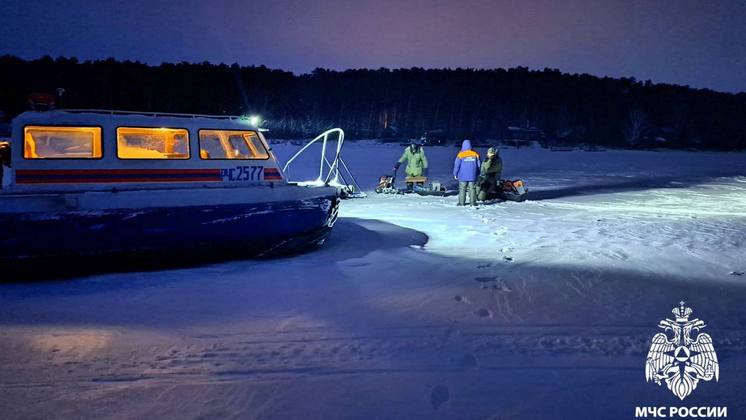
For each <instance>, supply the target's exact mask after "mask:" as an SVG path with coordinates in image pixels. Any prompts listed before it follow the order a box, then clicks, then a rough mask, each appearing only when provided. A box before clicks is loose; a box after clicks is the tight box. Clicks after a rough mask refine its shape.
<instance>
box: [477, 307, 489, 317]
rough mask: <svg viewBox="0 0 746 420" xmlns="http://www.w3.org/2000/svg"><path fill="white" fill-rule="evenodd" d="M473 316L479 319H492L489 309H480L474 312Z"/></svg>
mask: <svg viewBox="0 0 746 420" xmlns="http://www.w3.org/2000/svg"><path fill="white" fill-rule="evenodd" d="M474 315H476V316H478V317H480V318H492V312H491V311H490V310H489V309H485V308H481V309H477V310H476V311H474Z"/></svg>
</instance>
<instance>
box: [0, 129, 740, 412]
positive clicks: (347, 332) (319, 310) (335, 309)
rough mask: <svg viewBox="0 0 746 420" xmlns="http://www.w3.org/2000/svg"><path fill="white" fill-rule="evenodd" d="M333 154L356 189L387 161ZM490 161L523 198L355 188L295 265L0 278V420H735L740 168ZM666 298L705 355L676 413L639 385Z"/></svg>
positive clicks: (285, 152)
mask: <svg viewBox="0 0 746 420" xmlns="http://www.w3.org/2000/svg"><path fill="white" fill-rule="evenodd" d="M345 147H346V150H345V156H346V161H347V163H348V164H349V166H350V168H351V169H352V170H353V173H354V174H355V176H356V177H357V178H358V180H359V181H360V182H361V183H362V184H363V186H364V187H365V188H372V186H373V185H374V184H375V182H376V181H377V178H378V177H379V176H380V175H382V174H385V173H388V172H390V170H391V167H392V166H393V164H394V162H395V161H396V159H397V158H398V157H399V155H400V153H401V148H400V147H398V146H393V145H383V146H382V145H375V144H372V143H363V144H354V143H352V142H350V143H348V144H347V145H346V146H345ZM274 149H275V152H276V153H278V155H279V157H280V160H281V161H282V160H283V159H286V158H287V157H289V156H290V155H291V154H292V152H293V150H297V149H298V147H297V146H290V145H285V144H276V145H274ZM456 151H457V149H456V148H446V147H439V148H427V153H428V158H429V160H430V162H431V169H430V175H431V179H433V180H439V181H448V180H449V176H450V175H449V174H450V172H451V165H452V163H453V158H454V156H455V153H456ZM480 152H483V150H482V151H480ZM502 155H503V159H504V161H505V170H504V177H507V178H522V179H524V180H525V181H526V183H527V186H528V188H529V189H530V198H529V201H526V202H524V203H497V204H492V205H488V206H480V207H479V208H478V209H469V208H458V207H456V206H455V204H456V199H455V198H454V197H447V198H439V197H420V196H417V195H407V196H393V195H387V196H381V195H375V194H373V195H371V197H370V198H368V199H362V200H350V201H345V202H344V203H343V205H342V209H341V218H340V220H339V222H338V224H337V226H336V227H335V231H334V233H333V235H332V237H331V238H330V239H329V241H328V242H327V244H326V245H325V246H324V247H323V248H322V249H320V250H318V251H316V252H313V253H308V254H304V255H300V256H296V257H292V258H283V259H273V260H257V261H239V262H230V263H222V264H215V265H210V266H204V267H199V268H194V269H182V270H170V271H159V272H148V273H130V274H105V275H97V276H91V277H87V278H81V279H76V280H71V281H64V282H45V283H26V284H3V285H0V417H8V418H32V417H46V418H53V417H54V418H60V417H81V416H82V417H111V418H143V417H148V418H231V417H237V418H304V419H315V418H319V419H321V418H404V419H409V418H511V419H513V418H545V419H546V418H559V419H568V418H625V419H626V418H633V417H634V407H635V406H657V405H665V406H668V405H675V406H679V405H685V406H716V405H717V406H728V410H729V414H730V417H732V418H740V417H743V415H744V414H743V413H744V411H743V410H744V409H746V404H745V403H744V399H743V391H742V390H743V388H744V386H746V379H744V378H746V375H745V374H746V358H745V357H744V343H746V341H745V337H744V334H746V332H745V331H744V328H745V327H746V306H745V305H744V299H745V298H746V277H744V276H740V275H735V274H733V273H743V272H744V271H746V258H745V257H746V228H745V226H746V177H745V176H744V175H745V174H746V155H744V154H743V153H690V152H632V151H607V152H549V151H546V150H540V149H520V150H516V149H508V150H503V151H502ZM314 163H316V164H317V162H314ZM310 168H314V169H315V167H313V166H312V165H311V164H309V165H308V166H307V169H309V171H311V172H312V170H311V169H310ZM302 170H303V168H299V170H298V172H296V174H297V175H299V176H301V175H302ZM682 299H683V300H685V301H687V303H688V305H689V306H691V307H692V308H693V310H694V316H696V317H698V318H701V319H703V320H704V321H705V322H706V323H707V327H706V329H705V330H704V332H709V333H710V334H711V335H712V337H713V339H714V343H715V349H716V351H717V352H718V357H719V359H720V364H721V372H720V381H719V382H717V383H716V382H701V383H700V384H699V386H698V387H697V389H696V390H695V391H694V393H693V394H692V395H691V396H690V397H688V398H687V399H686V400H685V401H684V402H683V403H682V402H681V401H679V400H678V398H677V397H675V396H673V394H672V393H671V392H670V391H668V390H667V389H665V387H658V386H656V385H655V384H653V383H646V382H645V379H644V363H645V357H646V354H647V351H648V348H649V345H650V339H651V338H652V336H653V335H654V334H655V333H657V332H658V331H659V330H658V328H657V327H656V326H657V324H658V321H659V320H660V319H663V318H665V317H670V311H671V309H672V308H673V307H674V306H676V305H677V304H678V302H679V301H680V300H682Z"/></svg>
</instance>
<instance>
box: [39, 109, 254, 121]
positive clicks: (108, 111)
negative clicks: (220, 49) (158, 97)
mask: <svg viewBox="0 0 746 420" xmlns="http://www.w3.org/2000/svg"><path fill="white" fill-rule="evenodd" d="M49 112H68V113H71V114H101V115H144V116H147V117H178V118H211V119H215V120H230V121H240V120H246V121H248V120H249V117H246V116H243V115H209V114H182V113H175V112H150V111H124V110H114V109H75V108H73V109H68V108H62V109H56V110H54V111H49Z"/></svg>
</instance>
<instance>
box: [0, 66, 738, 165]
mask: <svg viewBox="0 0 746 420" xmlns="http://www.w3.org/2000/svg"><path fill="white" fill-rule="evenodd" d="M58 88H64V95H63V96H62V97H61V98H58V99H57V102H58V104H57V105H58V107H67V108H94V109H116V110H135V111H152V112H179V113H199V114H231V115H250V114H256V115H260V116H261V117H262V118H263V120H264V123H263V124H264V126H266V128H268V129H269V130H270V132H269V136H270V137H274V138H302V137H309V136H313V135H315V134H317V133H319V132H321V131H323V130H325V129H327V128H330V127H341V128H343V129H344V130H345V132H346V133H347V136H348V137H349V138H388V139H392V140H406V139H410V138H420V137H421V136H423V135H427V137H430V138H438V139H439V141H445V142H458V141H460V140H461V139H464V138H470V139H473V140H477V141H496V140H501V139H511V138H521V139H524V140H525V139H533V140H539V141H541V142H543V143H545V144H549V145H551V144H560V145H577V144H587V145H599V146H606V147H631V148H650V147H665V148H680V149H716V150H734V149H744V148H746V93H739V94H732V93H723V92H716V91H712V90H709V89H693V88H690V87H688V86H678V85H670V84H654V83H651V82H650V81H639V80H635V79H634V78H610V77H596V76H592V75H587V74H566V73H562V72H560V71H559V70H555V69H544V70H529V69H528V68H525V67H518V68H511V69H491V70H482V69H462V68H457V69H422V68H409V69H394V70H389V69H385V68H381V69H377V70H369V69H353V70H345V71H332V70H326V69H316V70H314V71H313V72H311V73H309V74H302V75H295V74H293V73H291V72H288V71H282V70H273V69H269V68H267V67H264V66H239V65H237V64H233V65H226V64H212V63H208V62H203V63H186V62H182V63H164V64H161V65H157V66H154V65H148V64H144V63H140V62H133V61H118V60H115V59H106V60H95V61H79V60H77V59H75V58H56V59H54V58H51V57H48V56H47V57H42V58H39V59H35V60H23V59H20V58H17V57H13V56H9V55H5V56H1V57H0V110H1V111H3V112H4V113H5V114H6V116H8V117H12V116H13V115H16V114H18V113H20V112H23V111H24V110H27V109H29V104H28V99H27V98H28V95H29V94H30V93H32V92H47V93H55V92H56V91H57V89H58ZM426 133H427V134H426Z"/></svg>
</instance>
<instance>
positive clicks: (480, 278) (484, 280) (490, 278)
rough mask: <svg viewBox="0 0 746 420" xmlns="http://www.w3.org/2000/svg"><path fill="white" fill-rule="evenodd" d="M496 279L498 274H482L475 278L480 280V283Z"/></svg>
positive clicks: (477, 280)
mask: <svg viewBox="0 0 746 420" xmlns="http://www.w3.org/2000/svg"><path fill="white" fill-rule="evenodd" d="M495 280H497V276H482V277H475V278H474V281H476V282H479V283H487V282H490V281H495Z"/></svg>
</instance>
